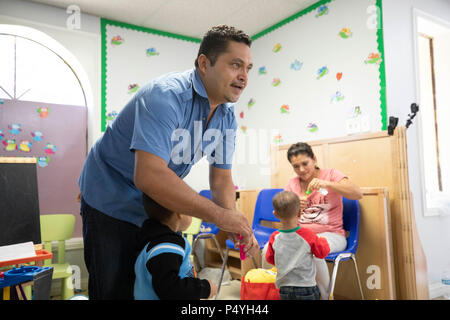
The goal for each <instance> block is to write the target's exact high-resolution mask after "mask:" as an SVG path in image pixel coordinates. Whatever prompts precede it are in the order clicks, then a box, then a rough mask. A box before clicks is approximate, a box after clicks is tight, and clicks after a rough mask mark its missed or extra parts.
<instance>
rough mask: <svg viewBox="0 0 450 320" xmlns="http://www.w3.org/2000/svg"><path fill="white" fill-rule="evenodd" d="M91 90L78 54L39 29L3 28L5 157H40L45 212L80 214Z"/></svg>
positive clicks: (0, 129)
mask: <svg viewBox="0 0 450 320" xmlns="http://www.w3.org/2000/svg"><path fill="white" fill-rule="evenodd" d="M92 101H93V99H92V91H91V89H90V84H89V81H88V79H87V75H86V72H85V71H84V69H83V67H82V66H81V64H80V63H79V62H78V60H77V59H76V58H75V56H74V55H73V54H72V53H71V52H70V51H69V50H67V49H66V48H65V47H64V46H62V45H61V44H60V43H58V42H57V41H56V40H55V39H53V38H51V37H50V36H49V35H47V34H45V33H43V32H40V31H38V30H36V29H32V28H28V27H24V26H18V25H17V26H16V25H3V24H0V157H36V159H37V180H38V196H39V210H40V213H41V214H54V213H72V214H74V215H75V218H76V222H75V231H74V236H75V237H79V236H81V219H80V215H79V212H80V211H79V210H80V204H79V202H78V201H77V196H78V194H79V188H78V185H77V181H78V177H79V176H80V173H81V169H82V166H83V163H84V160H85V158H86V151H87V150H86V138H87V113H88V112H87V111H88V108H87V107H88V106H89V107H92Z"/></svg>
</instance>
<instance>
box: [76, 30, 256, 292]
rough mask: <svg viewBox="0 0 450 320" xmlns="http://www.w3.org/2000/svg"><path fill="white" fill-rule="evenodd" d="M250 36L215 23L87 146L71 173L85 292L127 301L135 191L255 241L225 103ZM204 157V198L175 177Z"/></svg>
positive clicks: (235, 92)
mask: <svg viewBox="0 0 450 320" xmlns="http://www.w3.org/2000/svg"><path fill="white" fill-rule="evenodd" d="M250 45H251V40H250V38H249V37H248V36H247V35H246V34H245V33H243V32H242V31H240V30H236V29H235V28H233V27H228V26H217V27H214V28H212V29H211V30H210V31H208V32H207V33H206V34H205V36H204V38H203V40H202V43H201V44H200V49H199V52H198V56H197V59H196V61H195V69H193V70H188V71H185V72H183V73H169V74H166V75H163V76H161V77H159V78H157V79H154V80H152V81H151V82H149V83H148V84H147V85H145V86H144V87H142V88H141V89H140V90H139V91H138V92H137V93H136V94H135V96H134V97H133V98H132V99H131V100H130V101H129V102H128V104H127V105H126V106H125V108H124V109H123V110H122V111H121V112H120V113H119V115H118V116H117V118H116V119H115V121H114V122H113V123H112V124H111V125H110V126H108V127H107V129H106V131H105V133H104V135H103V136H102V137H101V138H100V139H99V140H98V141H97V142H96V143H95V144H94V146H93V147H92V149H91V150H90V152H89V154H88V157H87V159H86V162H85V164H84V167H83V171H82V173H81V176H80V179H79V186H80V190H81V194H82V197H81V215H82V218H83V239H84V256H85V262H86V266H87V269H88V272H89V297H90V298H91V299H132V298H133V283H134V270H133V268H134V261H135V259H136V257H137V253H138V252H137V248H136V246H137V241H138V239H137V235H138V230H139V227H140V226H141V225H142V223H143V222H144V220H145V219H146V213H145V211H144V207H143V204H142V193H143V192H144V193H145V194H147V195H148V196H149V197H150V198H152V199H153V200H155V201H156V202H158V203H159V204H160V205H162V206H163V207H165V208H167V209H168V210H170V211H173V212H179V213H182V214H186V215H190V216H194V217H198V218H201V219H203V220H205V221H207V222H212V223H214V224H216V225H217V226H218V227H219V228H220V229H221V230H223V231H226V232H229V233H230V236H231V238H233V239H234V240H236V239H237V235H242V236H243V239H242V240H241V243H242V244H245V248H246V251H247V254H248V255H250V256H251V255H252V254H253V253H254V252H256V250H257V249H258V248H259V247H258V245H257V242H256V240H255V237H254V236H253V234H252V230H251V225H250V223H249V221H248V220H247V218H246V217H245V216H244V214H242V213H241V212H239V211H237V210H236V208H235V190H234V184H233V181H232V178H231V160H232V156H233V153H234V143H235V132H236V128H237V123H236V118H235V114H234V105H233V103H234V102H236V101H237V100H238V98H239V97H240V95H241V93H242V91H243V90H244V89H245V87H246V85H247V81H248V72H249V70H250V69H251V68H252V58H251V52H250ZM203 155H207V158H208V161H209V163H210V169H209V183H210V189H211V194H212V199H213V201H210V200H209V199H207V198H204V197H202V196H200V195H199V194H198V193H196V192H195V191H194V190H192V189H191V188H190V187H189V186H188V185H187V184H186V183H185V182H184V181H183V180H182V179H183V178H184V177H185V176H186V175H187V174H188V173H189V171H190V169H191V167H192V165H193V164H195V163H196V162H197V161H199V160H200V159H201V158H202V157H203Z"/></svg>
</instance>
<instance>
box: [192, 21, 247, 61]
mask: <svg viewBox="0 0 450 320" xmlns="http://www.w3.org/2000/svg"><path fill="white" fill-rule="evenodd" d="M229 41H236V42H242V43H245V44H246V45H247V46H249V47H250V46H251V44H252V40H251V39H250V37H249V36H248V35H246V34H245V33H244V32H243V31H242V30H237V29H236V28H234V27H230V26H226V25H219V26H215V27H212V28H211V29H210V30H209V31H208V32H206V34H205V35H204V37H203V39H202V43H201V44H200V49H199V50H198V54H197V59H195V67H196V68H198V57H199V56H200V55H201V54H204V55H205V56H206V57H208V59H209V61H210V62H211V65H212V66H214V64H215V63H216V61H217V58H218V57H219V56H220V55H221V54H222V53H224V52H226V51H227V49H228V42H229Z"/></svg>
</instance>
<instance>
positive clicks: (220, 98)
mask: <svg viewBox="0 0 450 320" xmlns="http://www.w3.org/2000/svg"><path fill="white" fill-rule="evenodd" d="M207 64H208V67H207V69H206V75H205V79H206V84H205V87H206V88H207V93H208V98H209V99H210V102H211V103H218V104H220V103H225V102H236V101H237V100H238V99H239V97H240V96H241V93H242V92H243V91H244V89H245V87H246V86H247V82H248V72H249V71H250V69H251V68H252V67H253V64H252V56H251V52H250V48H249V47H248V46H247V45H246V44H245V43H241V42H235V41H229V42H228V48H227V51H226V52H223V53H222V54H220V55H219V56H218V58H217V60H216V63H215V64H214V66H211V65H210V64H209V63H207Z"/></svg>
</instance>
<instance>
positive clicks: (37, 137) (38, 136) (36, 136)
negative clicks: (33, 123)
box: [31, 131, 44, 142]
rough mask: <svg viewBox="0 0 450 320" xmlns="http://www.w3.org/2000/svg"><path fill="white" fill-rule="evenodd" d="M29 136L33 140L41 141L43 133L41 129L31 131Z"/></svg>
mask: <svg viewBox="0 0 450 320" xmlns="http://www.w3.org/2000/svg"><path fill="white" fill-rule="evenodd" d="M31 137H32V139H33V140H34V141H37V142H39V141H42V138H43V137H44V134H43V133H42V132H41V131H33V132H31Z"/></svg>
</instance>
